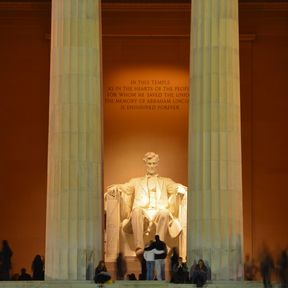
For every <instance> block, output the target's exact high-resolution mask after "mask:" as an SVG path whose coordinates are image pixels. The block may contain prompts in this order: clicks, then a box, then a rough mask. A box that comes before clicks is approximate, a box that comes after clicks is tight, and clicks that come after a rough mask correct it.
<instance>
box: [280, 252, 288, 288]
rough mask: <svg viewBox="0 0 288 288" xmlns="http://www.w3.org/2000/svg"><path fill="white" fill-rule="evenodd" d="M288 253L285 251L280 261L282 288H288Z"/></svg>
mask: <svg viewBox="0 0 288 288" xmlns="http://www.w3.org/2000/svg"><path fill="white" fill-rule="evenodd" d="M287 253H288V251H286V250H283V251H282V252H281V254H280V258H279V260H278V269H279V280H280V283H281V288H288V254H287Z"/></svg>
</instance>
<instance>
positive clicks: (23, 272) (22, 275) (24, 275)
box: [18, 268, 32, 281]
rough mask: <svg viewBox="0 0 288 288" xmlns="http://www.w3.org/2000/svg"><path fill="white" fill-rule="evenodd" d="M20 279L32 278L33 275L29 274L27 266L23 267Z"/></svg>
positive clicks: (27, 279)
mask: <svg viewBox="0 0 288 288" xmlns="http://www.w3.org/2000/svg"><path fill="white" fill-rule="evenodd" d="M18 280H19V281H29V280H32V277H31V275H30V274H28V273H27V272H26V269H25V268H22V269H21V274H20V275H19V277H18Z"/></svg>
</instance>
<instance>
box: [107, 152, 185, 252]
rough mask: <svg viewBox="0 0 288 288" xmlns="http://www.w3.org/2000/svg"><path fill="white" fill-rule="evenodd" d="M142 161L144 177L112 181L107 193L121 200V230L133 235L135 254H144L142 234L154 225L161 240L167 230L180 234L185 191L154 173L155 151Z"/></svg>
mask: <svg viewBox="0 0 288 288" xmlns="http://www.w3.org/2000/svg"><path fill="white" fill-rule="evenodd" d="M143 160H144V162H145V165H146V175H145V176H143V177H138V178H132V179H131V180H130V181H129V182H127V183H124V184H113V185H111V186H109V187H108V188H107V192H106V193H107V194H109V195H110V196H112V197H116V196H117V197H119V198H120V199H121V206H122V207H121V219H123V220H122V223H121V224H122V229H123V231H124V232H126V233H130V234H133V238H134V243H135V248H136V250H135V252H136V255H139V254H141V253H143V249H144V238H143V236H144V234H146V235H148V234H149V233H150V232H151V229H152V227H153V225H155V227H154V228H156V234H158V235H159V237H160V239H161V240H165V236H166V234H167V233H169V234H170V236H171V237H172V238H175V237H177V236H178V235H179V234H180V233H181V231H182V226H181V223H180V221H179V219H178V211H179V207H178V206H179V198H180V201H181V198H183V196H184V195H186V193H187V187H185V186H183V185H181V184H178V183H175V182H174V181H173V180H171V179H169V178H165V177H161V176H159V175H158V174H157V170H158V169H157V168H158V164H159V156H158V154H156V153H154V152H148V153H146V154H145V156H144V158H143Z"/></svg>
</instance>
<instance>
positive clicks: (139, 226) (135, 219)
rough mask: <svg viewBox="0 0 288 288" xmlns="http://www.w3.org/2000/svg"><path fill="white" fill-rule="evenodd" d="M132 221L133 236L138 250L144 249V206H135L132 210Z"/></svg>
mask: <svg viewBox="0 0 288 288" xmlns="http://www.w3.org/2000/svg"><path fill="white" fill-rule="evenodd" d="M131 221H132V229H133V237H134V242H135V247H136V252H137V250H140V249H141V250H142V252H143V249H144V239H143V224H144V213H143V209H142V208H134V209H133V210H132V212H131Z"/></svg>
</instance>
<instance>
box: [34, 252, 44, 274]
mask: <svg viewBox="0 0 288 288" xmlns="http://www.w3.org/2000/svg"><path fill="white" fill-rule="evenodd" d="M32 279H33V280H44V261H43V260H42V258H41V256H40V255H39V254H37V255H36V256H35V258H34V260H33V262H32Z"/></svg>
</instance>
